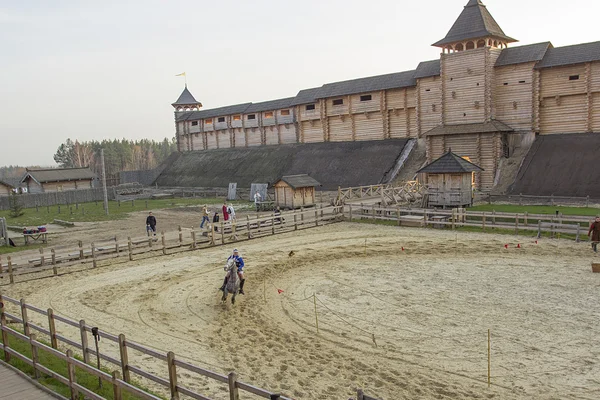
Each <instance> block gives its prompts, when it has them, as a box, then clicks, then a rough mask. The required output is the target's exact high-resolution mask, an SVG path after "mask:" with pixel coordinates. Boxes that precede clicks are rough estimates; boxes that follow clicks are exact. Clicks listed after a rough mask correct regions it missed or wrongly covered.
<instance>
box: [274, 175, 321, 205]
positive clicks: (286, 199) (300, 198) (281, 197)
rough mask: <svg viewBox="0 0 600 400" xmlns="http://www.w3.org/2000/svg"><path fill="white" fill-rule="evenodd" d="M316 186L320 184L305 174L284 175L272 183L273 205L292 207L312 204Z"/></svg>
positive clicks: (313, 203)
mask: <svg viewBox="0 0 600 400" xmlns="http://www.w3.org/2000/svg"><path fill="white" fill-rule="evenodd" d="M317 186H321V184H320V183H319V182H317V181H316V180H314V179H313V178H311V177H310V176H308V175H307V174H303V175H289V176H284V177H282V178H281V179H279V180H278V181H277V182H275V184H274V185H273V187H275V206H277V207H283V208H292V209H293V208H300V207H307V206H314V205H315V199H316V194H315V187H317Z"/></svg>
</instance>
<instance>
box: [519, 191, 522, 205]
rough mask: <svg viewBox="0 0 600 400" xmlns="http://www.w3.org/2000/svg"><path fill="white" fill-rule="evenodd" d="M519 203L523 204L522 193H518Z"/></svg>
mask: <svg viewBox="0 0 600 400" xmlns="http://www.w3.org/2000/svg"><path fill="white" fill-rule="evenodd" d="M519 205H520V206H522V205H523V193H519Z"/></svg>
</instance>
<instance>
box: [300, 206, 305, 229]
mask: <svg viewBox="0 0 600 400" xmlns="http://www.w3.org/2000/svg"><path fill="white" fill-rule="evenodd" d="M300 225H304V207H300Z"/></svg>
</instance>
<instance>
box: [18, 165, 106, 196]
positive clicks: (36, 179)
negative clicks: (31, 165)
mask: <svg viewBox="0 0 600 400" xmlns="http://www.w3.org/2000/svg"><path fill="white" fill-rule="evenodd" d="M95 179H96V174H94V173H93V172H92V171H91V170H90V169H89V168H88V167H83V168H49V169H27V174H25V176H24V177H23V179H22V180H21V183H22V184H23V185H24V186H25V187H27V191H28V192H29V193H44V192H62V191H66V190H79V189H91V188H93V187H94V180H95Z"/></svg>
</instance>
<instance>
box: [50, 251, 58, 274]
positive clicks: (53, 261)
mask: <svg viewBox="0 0 600 400" xmlns="http://www.w3.org/2000/svg"><path fill="white" fill-rule="evenodd" d="M50 254H51V257H52V273H53V274H54V275H55V276H56V275H58V268H56V251H55V250H54V249H50Z"/></svg>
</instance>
